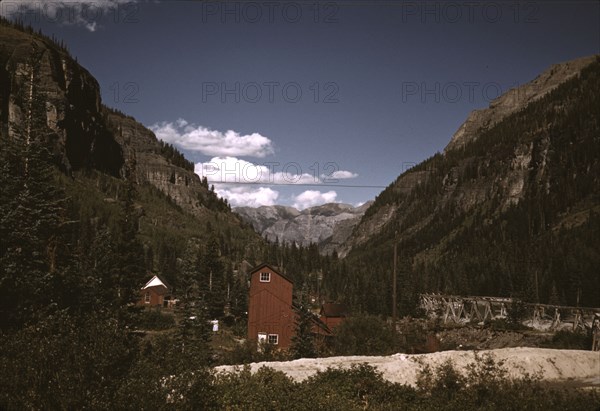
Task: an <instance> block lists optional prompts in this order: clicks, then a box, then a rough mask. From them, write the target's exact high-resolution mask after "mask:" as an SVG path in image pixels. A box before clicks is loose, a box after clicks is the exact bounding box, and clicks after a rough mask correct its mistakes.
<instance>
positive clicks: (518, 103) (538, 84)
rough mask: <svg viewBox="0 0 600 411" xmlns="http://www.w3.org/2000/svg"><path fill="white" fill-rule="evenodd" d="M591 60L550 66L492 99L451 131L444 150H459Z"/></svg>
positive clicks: (574, 73)
mask: <svg viewBox="0 0 600 411" xmlns="http://www.w3.org/2000/svg"><path fill="white" fill-rule="evenodd" d="M594 59H595V57H594V56H588V57H583V58H580V59H577V60H572V61H568V62H565V63H560V64H555V65H552V66H551V67H550V68H548V69H547V70H546V71H544V72H543V73H542V74H540V75H539V76H537V77H536V78H535V79H534V80H532V81H530V82H528V83H527V84H524V85H522V86H520V87H517V88H514V89H511V90H509V91H508V92H507V93H504V94H502V95H501V96H499V97H497V98H495V99H494V100H492V101H491V103H490V106H489V107H488V108H485V109H481V110H474V111H472V112H471V114H469V117H468V118H467V120H466V121H465V122H464V123H463V124H462V125H461V126H460V127H459V128H458V130H457V131H456V133H454V135H453V136H452V139H451V140H450V142H449V143H448V145H447V146H446V148H445V149H444V151H445V152H447V151H449V150H454V149H458V148H460V147H463V146H464V145H465V144H467V143H469V142H470V141H473V140H475V139H476V138H477V136H478V135H479V134H481V132H483V131H485V130H488V129H490V128H491V127H492V126H494V124H497V123H498V122H499V121H501V120H502V119H504V118H506V117H507V116H509V115H510V114H512V113H516V112H518V111H519V110H522V109H523V108H524V107H526V106H527V105H529V104H530V103H531V102H533V101H536V100H539V99H540V98H542V97H543V96H545V95H546V94H548V93H549V92H550V91H552V90H554V89H555V88H556V87H557V86H558V85H560V84H562V83H564V82H565V81H567V80H568V79H570V78H572V77H573V76H575V75H577V73H579V72H580V71H581V69H583V68H584V67H586V66H588V65H589V64H590V63H592V62H593V61H594Z"/></svg>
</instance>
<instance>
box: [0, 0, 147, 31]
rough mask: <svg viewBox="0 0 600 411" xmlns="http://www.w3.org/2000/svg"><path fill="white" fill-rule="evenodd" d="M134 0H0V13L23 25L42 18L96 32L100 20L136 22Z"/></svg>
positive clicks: (100, 23) (135, 0)
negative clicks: (21, 22)
mask: <svg viewBox="0 0 600 411" xmlns="http://www.w3.org/2000/svg"><path fill="white" fill-rule="evenodd" d="M138 2H139V1H137V0H60V1H46V2H44V1H40V0H18V1H2V2H0V15H2V16H3V17H5V18H8V19H19V20H21V21H23V22H24V23H25V24H28V23H30V22H33V21H35V22H39V21H45V22H48V23H52V24H58V25H65V26H67V25H76V26H81V27H85V28H86V29H87V30H89V31H90V32H95V31H96V30H97V29H98V27H101V25H102V24H103V23H105V22H106V23H111V22H124V23H134V22H137V21H138V20H137V12H138V6H137V4H136V3H138Z"/></svg>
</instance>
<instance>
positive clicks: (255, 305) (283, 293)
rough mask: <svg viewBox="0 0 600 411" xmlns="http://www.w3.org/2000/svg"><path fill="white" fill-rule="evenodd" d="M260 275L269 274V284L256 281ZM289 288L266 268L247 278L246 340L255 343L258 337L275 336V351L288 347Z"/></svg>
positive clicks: (291, 314) (291, 325) (291, 316)
mask: <svg viewBox="0 0 600 411" xmlns="http://www.w3.org/2000/svg"><path fill="white" fill-rule="evenodd" d="M261 273H269V274H270V281H269V282H262V281H260V274H261ZM292 288H293V285H292V283H291V282H290V281H289V280H288V279H286V278H285V277H283V276H282V275H281V274H279V273H278V272H277V271H275V270H274V269H273V268H271V267H269V266H268V265H262V266H259V267H258V268H256V269H255V270H254V271H253V272H252V273H251V274H250V298H249V301H248V339H249V340H254V341H257V340H258V334H259V333H265V334H267V335H268V334H277V335H278V336H279V342H278V344H277V347H278V348H281V349H287V348H289V347H290V344H291V341H292V336H293V335H294V323H295V314H294V311H293V309H292Z"/></svg>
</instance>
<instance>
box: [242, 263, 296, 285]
mask: <svg viewBox="0 0 600 411" xmlns="http://www.w3.org/2000/svg"><path fill="white" fill-rule="evenodd" d="M265 267H266V268H268V269H269V270H271V271H273V272H274V273H275V274H277V275H278V276H280V277H281V278H283V279H284V280H286V281H288V282H289V283H290V284H294V282H293V281H292V280H291V279H290V278H289V277H288V276H286V275H284V274H281V273H280V272H279V271H278V270H276V269H275V268H273V266H272V265H269V264H267V263H262V264H260V265H257V266H256V267H254V268H253V269H252V270H250V277H252V275H253V274H254V273H256V272H257V271H260V270H262V269H263V268H265Z"/></svg>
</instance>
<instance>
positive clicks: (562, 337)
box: [543, 330, 592, 350]
mask: <svg viewBox="0 0 600 411" xmlns="http://www.w3.org/2000/svg"><path fill="white" fill-rule="evenodd" d="M543 346H544V347H546V348H555V349H564V350H589V349H590V347H591V346H592V337H591V333H589V334H588V333H585V334H584V333H579V332H573V331H568V330H560V331H557V332H556V333H555V334H554V335H553V336H552V340H551V341H549V342H547V343H545V344H544V345H543Z"/></svg>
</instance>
